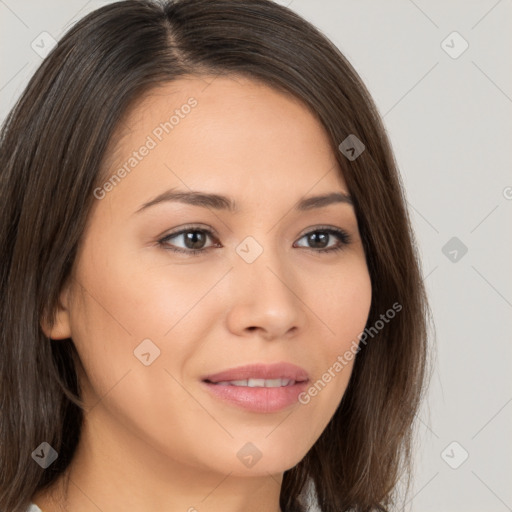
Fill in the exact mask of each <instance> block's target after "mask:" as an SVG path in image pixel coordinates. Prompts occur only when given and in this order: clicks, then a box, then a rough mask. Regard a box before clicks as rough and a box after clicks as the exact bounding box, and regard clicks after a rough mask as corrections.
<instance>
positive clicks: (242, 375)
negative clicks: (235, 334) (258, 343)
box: [202, 363, 309, 383]
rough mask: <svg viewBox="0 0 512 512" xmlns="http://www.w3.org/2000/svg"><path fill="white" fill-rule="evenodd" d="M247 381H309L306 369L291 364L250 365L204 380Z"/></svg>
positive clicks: (224, 371) (208, 376) (210, 376)
mask: <svg viewBox="0 0 512 512" xmlns="http://www.w3.org/2000/svg"><path fill="white" fill-rule="evenodd" d="M245 379H289V380H294V381H295V382H304V381H306V380H308V379H309V376H308V373H307V372H306V370H304V368H301V367H300V366H297V365H295V364H291V363H274V364H248V365H245V366H237V367H236V368H229V369H228V370H223V371H221V372H218V373H212V374H210V375H205V376H204V377H203V378H202V380H203V381H208V382H211V383H216V382H223V381H232V380H245Z"/></svg>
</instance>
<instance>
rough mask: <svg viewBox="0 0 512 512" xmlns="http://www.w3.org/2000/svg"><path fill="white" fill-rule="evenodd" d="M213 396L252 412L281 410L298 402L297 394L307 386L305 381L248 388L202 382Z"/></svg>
mask: <svg viewBox="0 0 512 512" xmlns="http://www.w3.org/2000/svg"><path fill="white" fill-rule="evenodd" d="M202 384H203V385H204V386H206V388H207V389H208V390H209V392H210V393H212V394H213V395H214V396H215V397H217V398H220V399H221V400H224V401H226V402H229V403H231V404H233V405H236V406H238V407H241V408H242V409H246V410H248V411H252V412H259V413H270V412H278V411H281V410H283V409H285V408H287V407H289V406H290V405H293V404H296V403H298V397H299V395H300V394H301V393H302V392H303V391H305V389H306V388H307V385H308V383H307V381H305V382H297V383H295V384H294V385H293V386H282V387H279V388H250V387H248V386H219V385H217V384H212V383H210V382H204V381H203V382H202Z"/></svg>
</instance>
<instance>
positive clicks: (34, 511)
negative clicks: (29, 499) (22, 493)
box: [25, 503, 43, 512]
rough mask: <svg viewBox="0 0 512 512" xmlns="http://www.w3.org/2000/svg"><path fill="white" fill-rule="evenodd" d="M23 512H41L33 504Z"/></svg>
mask: <svg viewBox="0 0 512 512" xmlns="http://www.w3.org/2000/svg"><path fill="white" fill-rule="evenodd" d="M25 512H43V511H42V510H41V509H40V508H39V507H38V506H37V505H36V504H35V503H30V505H29V507H28V508H27V510H26V511H25Z"/></svg>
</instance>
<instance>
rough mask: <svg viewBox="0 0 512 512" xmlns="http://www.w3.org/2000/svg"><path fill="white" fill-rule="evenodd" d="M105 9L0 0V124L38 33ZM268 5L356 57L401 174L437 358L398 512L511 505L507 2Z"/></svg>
mask: <svg viewBox="0 0 512 512" xmlns="http://www.w3.org/2000/svg"><path fill="white" fill-rule="evenodd" d="M106 3H110V2H99V1H89V2H87V1H86V0H72V1H71V0H67V1H63V0H62V1H55V0H54V1H46V2H44V3H43V2H36V1H16V0H0V34H1V35H0V40H1V53H0V59H1V60H0V70H1V75H0V119H2V120H3V119H4V118H5V116H6V115H7V113H8V111H9V109H10V108H11V107H12V105H13V104H14V102H15V100H16V99H17V98H18V96H19V95H20V93H21V91H22V89H23V87H24V86H25V84H26V83H27V81H28V79H29V77H30V76H31V75H32V74H33V72H34V71H35V69H36V68H37V66H38V65H39V64H40V62H41V56H40V54H41V53H44V49H45V47H47V46H48V44H47V43H48V41H49V40H50V39H49V36H48V35H45V34H43V35H42V36H41V35H40V34H41V33H42V32H47V33H48V34H50V35H51V36H52V37H53V38H55V39H57V40H58V39H59V37H60V36H62V35H63V33H64V32H65V31H66V30H67V29H68V28H69V27H70V26H71V25H72V24H73V23H74V22H75V21H77V20H78V19H79V18H81V17H82V16H84V15H85V14H87V13H88V12H89V11H91V10H94V9H96V8H98V7H100V6H101V5H104V4H106ZM278 3H281V4H283V5H288V6H289V7H290V8H291V9H293V10H295V11H296V12H297V13H299V14H301V15H302V16H304V17H305V18H306V19H308V20H309V21H311V22H312V23H313V24H314V25H316V26H317V27H318V28H320V29H321V30H322V31H323V32H324V33H325V34H326V35H327V36H328V37H329V38H330V39H331V40H333V42H334V43H336V44H337V45H338V47H339V48H340V50H341V51H342V52H343V53H344V54H345V55H346V56H347V58H348V59H349V60H350V61H351V63H352V64H353V65H354V67H355V68H356V70H357V71H358V72H359V74H360V75H361V77H362V78H363V80H364V81H365V83H366V84H367V86H368V88H369V89H370V92H371V93H372V95H373V97H374V99H375V101H376V103H377V106H378V108H379V110H380V112H381V114H382V116H383V118H384V122H385V125H386V128H387V130H388V132H389V136H390V138H391V142H392V145H393V148H394V151H395V155H396V159H397V162H398V165H399V168H400V170H401V173H402V177H403V181H404V185H405V189H406V195H407V199H408V203H409V207H410V212H411V218H412V221H413V224H414V229H415V231H416V234H417V238H418V244H419V246H420V252H421V255H422V260H423V273H424V279H425V282H426V285H427V289H428V292H429V296H430V301H431V306H432V310H433V314H434V321H435V325H436V341H435V344H436V353H437V356H436V357H437V358H436V360H435V368H434V373H433V377H432V381H431V386H430V390H429V394H428V398H427V401H426V402H425V403H424V406H423V408H422V410H421V411H420V413H419V414H418V417H417V419H418V436H417V442H416V444H417V449H416V455H417V456H416V471H415V475H414V488H413V492H412V493H411V496H410V501H409V503H408V505H407V509H408V510H414V511H418V512H427V511H436V512H439V511H454V512H458V511H465V512H471V511H475V512H476V511H479V512H480V511H484V510H485V511H486V512H504V511H506V510H510V511H512V486H511V485H510V483H511V482H512V435H511V433H512V381H511V379H510V373H511V372H510V370H511V367H512V365H511V361H512V357H511V356H512V343H511V338H510V334H509V333H510V332H511V328H512V315H511V309H512V282H511V281H512V279H511V272H510V262H511V261H512V257H511V256H512V255H511V252H512V229H511V227H512V226H511V224H512V223H511V210H512V175H511V173H510V168H511V161H512V156H511V155H512V154H511V152H510V146H511V143H512V116H511V113H512V68H511V66H510V62H512V59H511V57H512V56H511V53H512V51H511V50H512V30H511V29H512V26H511V25H512V23H511V20H512V5H511V3H512V2H511V1H510V0H500V1H496V0H478V1H476V0H472V1H462V0H460V1H441V0H436V1H427V0H421V1H420V0H416V1H412V0H388V1H386V2H383V1H379V0H357V1H356V0H342V1H336V0H315V1H313V0H292V1H290V0H279V2H278ZM454 31H456V32H458V33H459V34H460V36H461V37H462V38H463V39H461V38H460V37H459V36H457V35H455V36H454V35H450V34H452V32H454ZM464 40H465V41H466V42H467V44H468V45H469V46H468V48H467V50H465V51H464V52H463V53H461V54H460V55H458V54H459V53H460V51H461V50H462V49H463V48H464V45H465V43H464ZM443 41H445V42H444V43H443ZM33 47H34V49H33ZM507 63H508V64H507ZM453 237H456V240H452V241H451V242H450V243H449V244H448V245H446V244H447V243H448V242H449V241H450V240H451V239H452V238H453ZM464 246H465V247H467V253H466V254H463V251H464ZM507 262H508V263H507ZM453 442H455V443H456V444H452V443H453ZM466 456H467V459H466V460H464V458H465V457H466Z"/></svg>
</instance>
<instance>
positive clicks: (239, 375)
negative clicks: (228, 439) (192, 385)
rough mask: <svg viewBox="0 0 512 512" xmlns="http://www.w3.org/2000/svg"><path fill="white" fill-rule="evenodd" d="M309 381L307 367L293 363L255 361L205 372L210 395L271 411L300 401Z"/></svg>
mask: <svg viewBox="0 0 512 512" xmlns="http://www.w3.org/2000/svg"><path fill="white" fill-rule="evenodd" d="M308 381H309V376H308V373H307V372H306V370H304V368H301V367H300V366H296V365H293V364H290V363H277V364H271V365H264V364H252V365H246V366H240V367H237V368H231V369H229V370H224V371H222V372H219V373H215V374H210V375H206V376H204V377H203V378H202V385H203V386H204V388H205V389H206V390H207V391H208V392H209V393H210V395H211V396H213V397H215V398H217V399H219V400H221V401H223V402H224V403H228V404H230V405H233V406H235V407H237V408H242V409H245V410H247V411H251V412H256V413H272V412H278V411H281V410H283V409H285V408H287V407H289V406H291V405H294V404H297V402H298V396H299V394H300V393H302V392H303V391H304V390H305V389H306V387H307V385H308Z"/></svg>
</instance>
